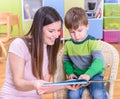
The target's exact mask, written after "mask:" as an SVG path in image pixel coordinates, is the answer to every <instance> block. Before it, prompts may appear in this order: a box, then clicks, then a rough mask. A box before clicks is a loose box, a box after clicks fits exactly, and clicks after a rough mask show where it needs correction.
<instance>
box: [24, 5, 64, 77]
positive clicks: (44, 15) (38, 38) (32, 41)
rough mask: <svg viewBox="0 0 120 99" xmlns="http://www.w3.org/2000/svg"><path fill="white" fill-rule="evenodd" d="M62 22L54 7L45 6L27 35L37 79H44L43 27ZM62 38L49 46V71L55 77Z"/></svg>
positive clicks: (36, 15) (26, 39)
mask: <svg viewBox="0 0 120 99" xmlns="http://www.w3.org/2000/svg"><path fill="white" fill-rule="evenodd" d="M56 21H61V27H62V18H61V16H60V15H59V13H58V12H57V11H56V10H55V9H54V8H52V7H48V6H44V7H41V8H40V9H38V11H37V12H36V14H35V16H34V19H33V23H32V26H31V28H30V31H29V32H28V33H27V34H26V35H25V41H26V42H27V45H28V48H29V51H30V54H31V61H32V72H33V75H34V76H35V77H37V78H42V77H43V75H42V64H43V51H44V49H43V45H44V40H43V38H44V34H43V26H46V25H49V24H51V23H53V22H56ZM59 44H60V37H59V38H57V39H56V40H55V44H54V45H51V46H50V45H47V54H48V60H49V61H48V62H49V63H48V71H49V74H50V75H54V73H55V71H56V68H57V67H56V59H57V52H58V49H59Z"/></svg>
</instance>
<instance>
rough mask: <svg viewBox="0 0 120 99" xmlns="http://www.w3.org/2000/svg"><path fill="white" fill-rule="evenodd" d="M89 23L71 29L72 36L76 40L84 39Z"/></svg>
mask: <svg viewBox="0 0 120 99" xmlns="http://www.w3.org/2000/svg"><path fill="white" fill-rule="evenodd" d="M88 27H89V26H88V25H87V26H85V25H82V26H81V25H80V26H79V27H78V28H77V29H76V30H74V29H69V32H70V36H71V38H72V39H73V40H74V41H75V42H80V41H82V40H84V39H85V38H86V36H87V30H88Z"/></svg>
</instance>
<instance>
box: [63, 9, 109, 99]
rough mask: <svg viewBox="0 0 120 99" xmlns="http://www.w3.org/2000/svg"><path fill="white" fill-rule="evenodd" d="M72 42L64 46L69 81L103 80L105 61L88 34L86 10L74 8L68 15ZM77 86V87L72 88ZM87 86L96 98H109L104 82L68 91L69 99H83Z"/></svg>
mask: <svg viewBox="0 0 120 99" xmlns="http://www.w3.org/2000/svg"><path fill="white" fill-rule="evenodd" d="M65 26H66V28H67V29H68V30H69V33H70V36H71V39H70V40H68V41H67V42H66V43H65V46H64V70H65V72H66V74H67V75H68V78H69V79H74V78H78V79H86V80H103V75H102V73H103V71H104V61H103V56H102V54H101V50H100V48H99V45H98V42H97V40H96V39H95V38H94V37H92V36H90V35H88V34H87V30H88V28H89V24H88V17H87V14H86V12H85V11H84V9H82V8H79V7H73V8H71V9H70V10H68V12H67V13H66V15H65ZM73 87H75V86H73ZM86 87H88V88H89V90H90V94H91V96H92V98H93V99H108V98H107V95H106V89H105V87H104V83H103V82H97V83H90V84H88V85H86V86H79V87H78V86H77V87H76V90H68V99H82V93H83V91H84V89H85V88H86Z"/></svg>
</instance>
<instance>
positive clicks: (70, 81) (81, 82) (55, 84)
mask: <svg viewBox="0 0 120 99" xmlns="http://www.w3.org/2000/svg"><path fill="white" fill-rule="evenodd" d="M88 82H89V81H87V80H85V79H72V80H65V81H61V82H54V83H45V84H43V85H42V86H58V85H73V84H87V83H88Z"/></svg>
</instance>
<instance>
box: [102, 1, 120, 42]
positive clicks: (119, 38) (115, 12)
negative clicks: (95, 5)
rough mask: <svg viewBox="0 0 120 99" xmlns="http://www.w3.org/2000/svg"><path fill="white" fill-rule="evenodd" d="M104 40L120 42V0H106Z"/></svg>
mask: <svg viewBox="0 0 120 99" xmlns="http://www.w3.org/2000/svg"><path fill="white" fill-rule="evenodd" d="M103 20H104V25H103V29H104V30H103V40H104V41H106V42H120V0H104V18H103Z"/></svg>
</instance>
